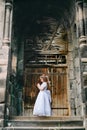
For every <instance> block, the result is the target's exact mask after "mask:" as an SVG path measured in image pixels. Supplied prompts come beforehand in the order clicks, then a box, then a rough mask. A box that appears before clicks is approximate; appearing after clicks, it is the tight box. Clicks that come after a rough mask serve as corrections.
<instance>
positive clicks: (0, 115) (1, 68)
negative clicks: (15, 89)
mask: <svg viewBox="0 0 87 130" xmlns="http://www.w3.org/2000/svg"><path fill="white" fill-rule="evenodd" d="M0 2H1V0H0ZM1 4H2V5H4V6H2V5H1ZM0 6H2V8H3V10H4V11H3V12H0V16H4V18H3V23H2V27H3V30H2V36H1V33H0V37H2V43H1V47H0V120H3V119H4V108H5V107H4V105H5V103H6V100H7V97H6V93H8V90H7V83H8V81H7V80H8V77H9V73H8V72H10V66H9V65H10V63H11V57H10V43H11V25H12V23H11V20H12V1H11V0H8V1H5V0H3V1H2V3H0ZM2 13H3V14H2ZM0 29H1V27H0ZM1 107H3V109H2V108H1ZM1 125H3V124H1ZM1 125H0V126H1Z"/></svg>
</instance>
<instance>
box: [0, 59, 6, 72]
mask: <svg viewBox="0 0 87 130" xmlns="http://www.w3.org/2000/svg"><path fill="white" fill-rule="evenodd" d="M0 61H1V60H0ZM1 64H2V63H1ZM1 64H0V73H2V72H7V65H3V64H2V66H1Z"/></svg>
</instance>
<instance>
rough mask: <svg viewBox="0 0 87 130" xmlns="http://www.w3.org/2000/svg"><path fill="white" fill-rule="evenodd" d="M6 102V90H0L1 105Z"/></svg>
mask: <svg viewBox="0 0 87 130" xmlns="http://www.w3.org/2000/svg"><path fill="white" fill-rule="evenodd" d="M2 102H5V88H0V103H2Z"/></svg>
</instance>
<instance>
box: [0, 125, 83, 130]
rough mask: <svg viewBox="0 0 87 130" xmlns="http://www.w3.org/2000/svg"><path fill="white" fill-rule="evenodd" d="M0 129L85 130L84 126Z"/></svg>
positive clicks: (12, 128)
mask: <svg viewBox="0 0 87 130" xmlns="http://www.w3.org/2000/svg"><path fill="white" fill-rule="evenodd" d="M2 130H85V128H84V127H12V126H11V127H6V128H3V129H2Z"/></svg>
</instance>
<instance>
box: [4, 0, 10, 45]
mask: <svg viewBox="0 0 87 130" xmlns="http://www.w3.org/2000/svg"><path fill="white" fill-rule="evenodd" d="M11 14H12V3H11V2H9V1H8V2H6V4H5V22H4V34H3V36H4V37H3V43H10V41H11V37H10V33H11Z"/></svg>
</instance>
